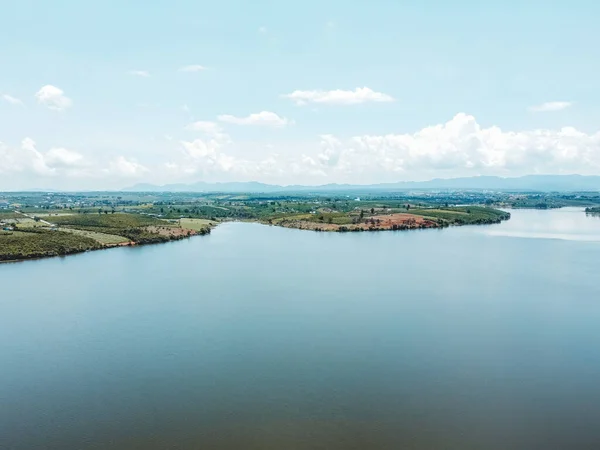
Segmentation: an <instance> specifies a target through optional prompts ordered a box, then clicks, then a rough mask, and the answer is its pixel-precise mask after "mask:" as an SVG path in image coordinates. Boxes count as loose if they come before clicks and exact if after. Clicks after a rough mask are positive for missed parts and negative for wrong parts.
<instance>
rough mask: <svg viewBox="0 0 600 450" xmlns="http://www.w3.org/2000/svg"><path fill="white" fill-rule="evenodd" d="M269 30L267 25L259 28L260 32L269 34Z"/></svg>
mask: <svg viewBox="0 0 600 450" xmlns="http://www.w3.org/2000/svg"><path fill="white" fill-rule="evenodd" d="M268 31H269V30H267V27H259V28H258V32H259V33H260V34H267V33H268Z"/></svg>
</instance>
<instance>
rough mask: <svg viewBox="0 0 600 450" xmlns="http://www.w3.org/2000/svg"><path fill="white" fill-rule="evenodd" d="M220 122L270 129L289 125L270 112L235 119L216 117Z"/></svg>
mask: <svg viewBox="0 0 600 450" xmlns="http://www.w3.org/2000/svg"><path fill="white" fill-rule="evenodd" d="M217 119H219V120H220V121H221V122H226V123H233V124H236V125H264V126H270V127H284V126H286V125H288V124H290V123H291V121H289V120H288V119H286V118H285V117H280V116H278V115H277V114H275V113H274V112H271V111H261V112H259V113H254V114H250V115H249V116H247V117H236V116H232V115H229V114H223V115H220V116H218V117H217Z"/></svg>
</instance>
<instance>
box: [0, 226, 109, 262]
mask: <svg viewBox="0 0 600 450" xmlns="http://www.w3.org/2000/svg"><path fill="white" fill-rule="evenodd" d="M101 247H102V245H101V244H99V243H98V242H96V241H95V240H93V239H90V238H89V237H85V236H79V235H76V234H72V233H63V232H61V231H49V230H32V229H30V231H27V232H23V231H20V232H14V233H3V234H1V235H0V261H10V260H19V259H27V258H42V257H46V256H59V255H68V254H71V253H79V252H83V251H87V250H95V249H98V248H101Z"/></svg>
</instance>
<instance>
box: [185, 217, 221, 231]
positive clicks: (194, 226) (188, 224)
mask: <svg viewBox="0 0 600 450" xmlns="http://www.w3.org/2000/svg"><path fill="white" fill-rule="evenodd" d="M178 224H179V225H180V226H181V228H186V229H188V230H195V231H204V230H206V229H207V228H210V227H211V226H212V225H214V224H215V223H214V222H212V221H210V220H206V219H187V218H183V219H179V220H178Z"/></svg>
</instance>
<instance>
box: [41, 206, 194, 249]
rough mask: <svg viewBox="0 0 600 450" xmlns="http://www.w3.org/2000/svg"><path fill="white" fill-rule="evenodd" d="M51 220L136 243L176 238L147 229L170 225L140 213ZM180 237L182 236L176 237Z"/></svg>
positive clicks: (85, 215)
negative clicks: (122, 237)
mask: <svg viewBox="0 0 600 450" xmlns="http://www.w3.org/2000/svg"><path fill="white" fill-rule="evenodd" d="M51 220H52V222H54V223H56V224H57V225H60V226H64V227H72V228H76V229H78V230H87V231H93V232H96V233H106V234H112V235H117V236H124V237H126V238H128V239H130V240H131V241H133V242H135V243H136V244H155V243H159V242H168V241H170V240H173V239H175V238H176V237H175V236H173V235H168V234H160V233H157V232H153V231H149V230H148V229H147V227H149V226H152V227H157V228H159V227H162V228H167V227H170V225H169V224H167V223H166V222H164V221H162V220H158V219H155V218H153V217H148V216H143V215H140V214H125V213H117V214H73V215H65V216H56V217H52V218H51ZM181 237H184V236H178V237H177V238H181Z"/></svg>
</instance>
